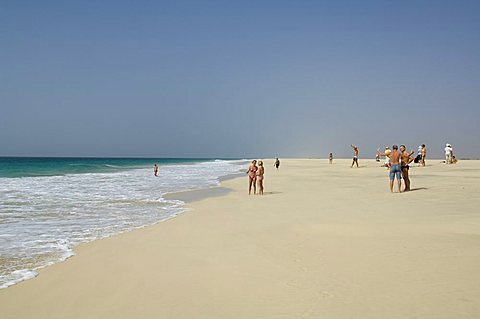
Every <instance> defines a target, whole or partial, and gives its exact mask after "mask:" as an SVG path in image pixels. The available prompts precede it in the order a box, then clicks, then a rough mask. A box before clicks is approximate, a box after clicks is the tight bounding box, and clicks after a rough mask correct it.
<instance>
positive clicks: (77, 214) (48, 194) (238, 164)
mask: <svg viewBox="0 0 480 319" xmlns="http://www.w3.org/2000/svg"><path fill="white" fill-rule="evenodd" d="M244 164H245V162H243V161H221V160H220V161H209V162H201V163H196V164H182V165H179V164H169V165H161V166H159V173H158V175H159V176H158V177H154V176H153V172H152V169H151V168H144V169H132V170H126V171H121V172H116V173H88V174H72V175H65V176H46V177H22V178H0V288H6V287H8V286H10V285H12V284H14V283H16V282H19V281H22V280H26V279H29V278H33V277H35V276H36V272H35V270H38V269H39V268H42V267H45V266H47V265H50V264H52V263H56V262H59V261H63V260H65V259H66V258H68V257H70V256H72V255H73V254H74V253H73V247H74V246H75V245H77V244H79V243H83V242H88V241H91V240H95V239H98V238H103V237H107V236H111V235H114V234H118V233H121V232H124V231H128V230H132V229H135V228H139V227H144V226H146V225H151V224H154V223H157V222H159V221H163V220H166V219H169V218H172V217H173V216H175V215H177V214H179V213H182V212H183V211H184V210H185V208H184V205H183V202H181V201H176V200H166V199H164V198H163V197H162V195H164V194H166V193H171V192H177V191H185V190H191V189H201V188H208V187H213V186H216V185H218V184H219V178H220V177H222V176H226V175H230V174H235V173H237V172H238V171H239V169H241V168H243V166H244Z"/></svg>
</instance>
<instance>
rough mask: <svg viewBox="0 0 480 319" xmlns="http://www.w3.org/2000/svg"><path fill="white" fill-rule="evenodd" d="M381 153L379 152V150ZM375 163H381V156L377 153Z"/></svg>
mask: <svg viewBox="0 0 480 319" xmlns="http://www.w3.org/2000/svg"><path fill="white" fill-rule="evenodd" d="M377 151H379V150H377ZM375 162H380V155H379V154H378V153H377V154H375Z"/></svg>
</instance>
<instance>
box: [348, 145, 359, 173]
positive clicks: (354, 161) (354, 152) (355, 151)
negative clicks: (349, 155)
mask: <svg viewBox="0 0 480 319" xmlns="http://www.w3.org/2000/svg"><path fill="white" fill-rule="evenodd" d="M350 146H351V147H352V148H353V161H352V166H350V168H352V167H353V165H354V164H357V168H358V147H357V146H355V145H353V144H352V145H350Z"/></svg>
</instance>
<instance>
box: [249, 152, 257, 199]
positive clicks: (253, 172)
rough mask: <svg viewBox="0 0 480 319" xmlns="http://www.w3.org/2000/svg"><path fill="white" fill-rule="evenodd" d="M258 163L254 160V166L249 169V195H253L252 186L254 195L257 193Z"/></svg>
mask: <svg viewBox="0 0 480 319" xmlns="http://www.w3.org/2000/svg"><path fill="white" fill-rule="evenodd" d="M257 170H258V167H257V161H256V160H253V161H252V164H251V165H250V166H249V167H248V171H247V174H248V195H250V194H251V192H252V186H253V194H256V193H257V186H256V180H257Z"/></svg>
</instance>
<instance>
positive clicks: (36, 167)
mask: <svg viewBox="0 0 480 319" xmlns="http://www.w3.org/2000/svg"><path fill="white" fill-rule="evenodd" d="M210 160H214V159H200V158H198V159H194V158H93V157H0V177H27V176H30V177H33V176H58V175H66V174H82V173H100V172H105V173H108V172H116V171H120V170H125V169H132V168H143V167H146V166H153V164H154V163H157V164H158V165H164V164H179V163H198V162H204V161H210Z"/></svg>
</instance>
